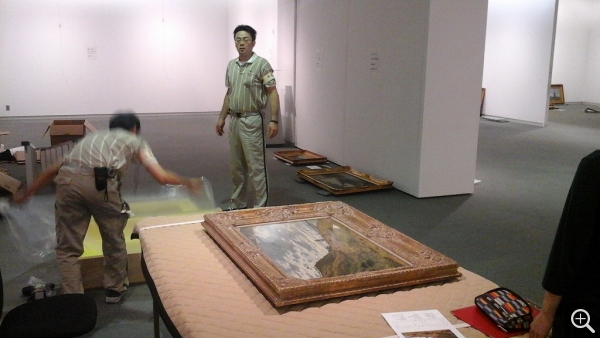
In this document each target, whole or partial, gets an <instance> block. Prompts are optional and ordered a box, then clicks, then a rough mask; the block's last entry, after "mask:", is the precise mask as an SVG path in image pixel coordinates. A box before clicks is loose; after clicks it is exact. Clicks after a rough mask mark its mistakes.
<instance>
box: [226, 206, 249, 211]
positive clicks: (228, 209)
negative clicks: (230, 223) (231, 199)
mask: <svg viewBox="0 0 600 338" xmlns="http://www.w3.org/2000/svg"><path fill="white" fill-rule="evenodd" d="M244 209H248V207H239V208H236V207H234V206H233V205H230V206H229V207H227V209H224V210H223V211H234V210H244Z"/></svg>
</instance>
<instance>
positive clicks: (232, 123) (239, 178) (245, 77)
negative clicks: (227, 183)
mask: <svg viewBox="0 0 600 338" xmlns="http://www.w3.org/2000/svg"><path fill="white" fill-rule="evenodd" d="M233 39H234V41H235V48H236V49H237V51H238V54H239V57H238V58H237V59H233V60H231V61H229V64H228V65H227V73H226V76H225V86H227V93H226V94H225V99H224V100H223V108H222V109H221V114H219V120H218V121H217V127H216V130H217V135H219V136H222V135H223V127H224V126H225V119H226V118H227V115H230V116H231V118H230V120H229V147H230V156H231V179H232V182H233V193H232V195H231V204H230V206H229V208H228V209H227V210H235V209H245V208H246V207H248V206H249V203H248V200H247V196H246V191H247V189H250V190H253V195H252V196H253V203H254V204H253V205H254V207H264V206H266V205H267V198H268V190H269V189H268V183H267V170H266V163H265V138H264V129H263V115H262V114H263V110H264V109H265V108H266V106H267V103H269V105H270V107H271V116H270V120H269V127H268V130H267V131H268V133H269V138H273V137H275V136H276V135H277V132H278V131H279V127H278V123H279V119H278V112H279V94H278V93H277V88H276V87H275V86H276V82H275V77H274V76H273V68H272V67H271V65H270V64H269V62H268V61H267V60H266V59H263V58H262V57H260V56H258V55H256V53H254V52H253V51H252V50H253V49H254V45H255V44H256V31H255V30H254V28H252V27H250V26H246V25H240V26H237V27H236V28H235V30H234V31H233Z"/></svg>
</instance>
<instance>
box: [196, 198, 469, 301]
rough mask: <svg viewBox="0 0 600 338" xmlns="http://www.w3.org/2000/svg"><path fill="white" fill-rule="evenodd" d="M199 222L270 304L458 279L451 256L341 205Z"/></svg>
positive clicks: (257, 211) (315, 205)
mask: <svg viewBox="0 0 600 338" xmlns="http://www.w3.org/2000/svg"><path fill="white" fill-rule="evenodd" d="M203 225H204V229H205V230H206V232H207V233H208V234H209V235H210V236H211V237H212V238H213V240H214V241H215V242H216V243H217V244H218V245H219V246H220V247H221V249H222V250H223V251H224V252H225V253H226V254H227V255H228V256H229V257H230V258H231V260H233V261H234V262H235V263H236V264H237V266H238V267H239V268H240V269H241V270H242V271H243V272H244V273H245V274H246V276H248V278H249V279H250V280H251V281H252V282H253V283H254V284H255V285H256V286H257V288H258V289H259V290H260V291H261V292H262V293H263V294H264V295H265V297H266V298H267V299H268V300H269V301H270V302H271V303H272V304H273V305H274V306H276V307H280V306H287V305H292V304H299V303H306V302H311V301H316V300H323V299H329V298H335V297H342V296H348V295H356V294H362V293H367V292H375V291H381V290H386V289H394V288H399V287H404V286H411V285H417V284H424V283H432V282H437V281H442V280H447V279H454V278H457V277H459V276H460V273H459V272H458V264H457V263H456V262H455V261H453V260H452V259H450V258H448V257H446V256H444V255H442V254H441V253H439V252H436V251H435V250H433V249H431V248H428V247H426V246H425V245H423V244H421V243H419V242H417V241H415V240H413V239H412V238H410V237H408V236H406V235H404V234H402V233H400V232H398V231H397V230H394V229H392V228H390V227H388V226H387V225H385V224H383V223H381V222H379V221H377V220H375V219H373V218H371V217H369V216H368V215H366V214H364V213H362V212H360V211H358V210H356V209H354V208H352V207H350V206H349V205H347V204H345V203H343V202H318V203H308V204H298V205H287V206H279V207H267V208H256V209H247V210H236V211H229V212H220V213H213V214H206V215H204V223H203Z"/></svg>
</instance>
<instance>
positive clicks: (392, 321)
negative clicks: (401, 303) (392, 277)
mask: <svg viewBox="0 0 600 338" xmlns="http://www.w3.org/2000/svg"><path fill="white" fill-rule="evenodd" d="M381 315H382V316H383V318H385V320H386V321H387V322H388V324H389V325H390V326H391V327H392V329H393V330H394V332H396V334H397V335H398V337H407V338H408V337H424V336H427V337H438V336H439V337H453V338H454V337H456V338H464V336H463V335H462V334H461V333H460V332H458V330H457V329H456V328H455V327H454V326H453V325H452V324H450V322H449V321H448V320H447V319H446V318H445V317H444V316H443V315H442V314H441V313H440V312H439V311H438V310H422V311H404V312H390V313H382V314H381Z"/></svg>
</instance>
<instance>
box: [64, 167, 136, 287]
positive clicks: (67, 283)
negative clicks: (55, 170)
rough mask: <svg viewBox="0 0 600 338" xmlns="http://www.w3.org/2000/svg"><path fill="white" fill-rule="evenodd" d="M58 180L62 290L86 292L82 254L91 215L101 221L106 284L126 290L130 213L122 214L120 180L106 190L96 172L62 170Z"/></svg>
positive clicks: (104, 279)
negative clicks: (97, 180) (98, 182)
mask: <svg viewBox="0 0 600 338" xmlns="http://www.w3.org/2000/svg"><path fill="white" fill-rule="evenodd" d="M54 182H55V183H56V210H55V214H56V240H57V246H56V256H57V259H58V265H59V268H60V273H61V284H62V291H63V293H83V291H84V290H83V283H82V278H81V266H80V263H79V257H80V256H81V255H82V254H83V240H84V238H85V235H86V233H87V230H88V227H89V224H90V220H91V217H92V216H93V217H94V220H95V221H96V223H97V224H98V228H99V229H100V235H101V237H102V253H103V254H104V265H103V266H104V270H103V285H104V288H105V289H111V290H115V291H118V292H122V291H125V290H127V286H128V284H129V280H128V278H127V250H126V248H125V236H124V234H123V230H124V229H125V225H126V224H127V218H128V214H125V213H121V210H122V209H123V205H124V204H123V201H122V200H121V194H120V192H119V182H118V181H117V179H110V180H109V181H108V201H105V192H104V191H98V190H96V186H95V183H94V176H93V175H85V174H74V173H71V172H69V171H66V170H64V169H61V170H60V172H59V174H58V176H57V177H56V178H55V180H54Z"/></svg>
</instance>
